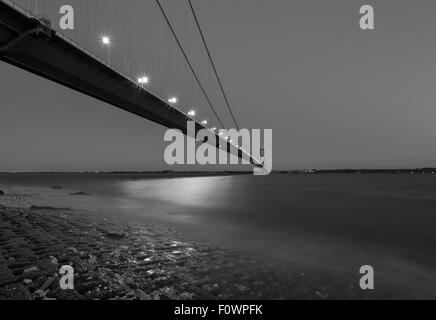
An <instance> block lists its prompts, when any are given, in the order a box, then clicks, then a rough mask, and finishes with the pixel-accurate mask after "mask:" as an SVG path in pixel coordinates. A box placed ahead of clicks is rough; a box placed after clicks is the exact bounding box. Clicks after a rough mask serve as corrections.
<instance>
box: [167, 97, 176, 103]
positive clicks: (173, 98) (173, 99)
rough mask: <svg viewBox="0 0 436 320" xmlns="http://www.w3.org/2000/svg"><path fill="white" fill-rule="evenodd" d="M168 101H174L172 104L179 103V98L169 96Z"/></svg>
mask: <svg viewBox="0 0 436 320" xmlns="http://www.w3.org/2000/svg"><path fill="white" fill-rule="evenodd" d="M168 102H169V103H172V104H175V103H177V98H176V97H172V98H169V99H168Z"/></svg>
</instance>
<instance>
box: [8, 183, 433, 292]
mask: <svg viewBox="0 0 436 320" xmlns="http://www.w3.org/2000/svg"><path fill="white" fill-rule="evenodd" d="M153 177H154V176H153V175H146V176H144V175H142V176H141V175H98V176H96V175H58V176H54V175H49V176H47V175H45V176H41V175H32V176H15V177H13V176H0V184H1V186H3V185H5V184H8V183H9V184H16V183H20V184H24V185H27V186H35V185H39V186H45V187H49V186H52V185H62V186H64V187H66V188H70V189H71V190H75V191H85V192H89V193H91V194H93V195H94V196H93V197H91V198H93V200H91V199H84V197H80V205H82V206H83V207H84V208H88V209H89V208H91V207H92V208H94V209H99V210H103V211H111V212H113V213H114V214H118V215H121V214H122V215H125V216H126V217H129V216H132V217H133V216H135V217H138V216H139V217H142V218H144V219H149V220H153V222H155V223H164V224H170V225H172V226H174V227H176V228H179V229H181V230H183V231H186V234H188V235H189V237H192V238H195V239H201V240H203V241H207V242H210V243H213V244H217V245H219V246H222V247H225V248H229V249H232V250H237V251H240V252H242V253H244V254H248V255H253V256H256V257H258V258H260V259H263V260H264V261H268V263H271V264H276V265H277V266H278V265H288V266H292V265H295V266H297V265H298V266H299V268H301V269H302V270H305V269H307V270H310V271H312V272H316V270H322V271H328V272H332V273H335V274H341V275H343V276H344V277H347V279H350V281H354V280H353V279H356V281H358V278H359V274H358V271H359V268H360V266H362V265H371V266H373V267H374V269H375V272H376V276H377V278H376V279H377V280H378V282H377V285H378V288H380V289H381V290H386V291H392V290H398V291H402V292H406V293H408V294H410V296H412V297H429V296H432V297H434V296H436V255H435V246H436V232H435V231H436V210H435V208H436V176H435V175H408V174H362V175H357V174H324V175H271V176H268V177H254V176H250V175H241V176H218V177H212V176H207V177H189V178H186V177H185V178H180V177H171V178H159V179H155V178H153ZM52 192H58V193H62V192H64V193H65V192H66V191H65V190H60V191H52ZM96 199H97V200H96ZM64 200H65V199H64ZM71 201H72V200H71ZM75 201H76V203H75V204H76V205H78V204H79V203H77V200H75ZM393 286H394V287H393Z"/></svg>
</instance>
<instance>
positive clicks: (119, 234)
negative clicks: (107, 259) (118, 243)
mask: <svg viewBox="0 0 436 320" xmlns="http://www.w3.org/2000/svg"><path fill="white" fill-rule="evenodd" d="M106 236H107V237H108V238H110V239H115V240H119V239H123V238H124V237H126V234H125V233H124V232H122V231H116V230H111V231H106Z"/></svg>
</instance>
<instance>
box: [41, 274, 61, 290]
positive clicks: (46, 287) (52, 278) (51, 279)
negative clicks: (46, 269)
mask: <svg viewBox="0 0 436 320" xmlns="http://www.w3.org/2000/svg"><path fill="white" fill-rule="evenodd" d="M57 278H58V275H57V274H56V275H54V276H53V277H51V278H50V279H47V281H46V282H44V284H43V285H42V286H41V288H39V290H41V291H45V290H47V289H48V288H50V287H51V285H52V284H53V283H54V282H55V281H56V279H57Z"/></svg>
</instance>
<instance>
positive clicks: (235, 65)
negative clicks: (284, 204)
mask: <svg viewBox="0 0 436 320" xmlns="http://www.w3.org/2000/svg"><path fill="white" fill-rule="evenodd" d="M34 1H35V0H33V1H32V0H31V1H28V0H24V1H21V3H23V4H25V5H27V6H28V5H29V3H33V4H34ZM162 2H163V4H164V6H165V8H166V9H167V10H168V14H169V15H170V17H171V18H172V20H173V21H174V24H175V25H176V28H177V30H178V31H179V32H180V35H181V38H182V39H183V41H184V44H185V45H186V47H187V51H188V52H189V55H190V57H192V60H193V61H194V65H195V67H196V69H198V70H200V71H199V73H200V75H201V78H202V80H204V81H205V83H206V85H207V87H208V92H210V93H211V96H212V97H213V98H214V101H215V102H216V104H217V106H218V110H219V112H220V114H221V115H222V117H223V120H224V122H225V123H226V124H227V125H228V126H229V127H230V126H231V121H230V117H229V115H228V111H227V110H226V107H225V105H224V103H223V101H222V99H221V98H220V97H219V92H218V90H217V87H216V83H214V81H213V80H210V77H209V73H210V67H208V66H207V62H206V61H207V60H206V56H205V53H204V51H202V47H201V42H200V38H199V35H198V33H197V31H196V30H195V28H194V25H193V24H192V23H193V22H192V16H191V15H190V14H189V11H188V5H187V1H185V0H162ZM60 3H62V4H65V3H64V2H62V1H57V0H46V1H43V0H39V4H38V5H39V10H43V9H44V10H45V13H46V14H48V15H49V16H50V17H56V10H57V9H58V8H59V4H60ZM69 3H70V4H73V5H74V6H75V9H76V15H77V18H76V19H77V21H76V22H77V23H76V24H77V25H76V28H77V29H78V30H77V31H75V32H71V34H70V35H71V36H72V37H73V38H74V37H76V38H77V39H78V40H80V41H81V43H84V44H85V45H87V47H92V46H95V48H91V49H93V50H97V51H98V50H100V51H98V52H99V53H100V55H101V56H102V57H105V52H104V51H103V52H102V48H98V45H94V43H97V42H98V41H97V40H98V37H99V35H100V34H102V32H104V33H105V32H108V33H110V34H111V35H113V37H114V42H115V46H114V48H111V50H112V52H111V60H112V61H113V63H114V64H117V65H118V66H119V67H126V60H125V58H124V57H126V56H127V57H128V59H129V61H130V60H131V61H132V62H130V63H129V68H130V70H132V69H135V72H137V74H139V73H141V72H142V70H144V72H146V73H147V74H150V75H151V78H152V80H153V82H152V89H153V90H155V91H156V92H159V93H160V94H161V95H162V96H165V95H169V94H176V95H179V97H180V103H181V105H183V103H185V104H196V105H197V106H198V110H199V113H200V114H201V115H202V116H205V117H207V118H208V119H213V118H212V116H211V113H210V111H208V110H207V107H206V106H205V105H204V106H201V104H202V102H201V97H200V95H199V94H198V92H197V93H196V92H195V91H196V89H195V87H194V86H192V87H189V86H188V85H186V83H185V82H184V81H183V80H184V79H188V81H187V83H189V81H190V79H189V75H186V71H184V70H185V69H184V68H186V67H185V66H184V64H183V63H181V62H180V61H181V60H180V58H179V57H178V56H177V54H178V53H177V50H176V49H175V47H171V45H168V44H167V42H168V43H169V42H170V41H172V39H171V37H170V36H169V34H167V32H168V30H167V29H165V25H164V24H162V21H161V20H162V17H161V16H160V14H159V13H158V11H157V10H156V5H155V3H154V0H148V1H142V2H140V0H139V1H138V0H126V1H116V0H106V1H104V0H103V1H101V0H100V1H95V0H94V1H89V2H88V3H87V2H85V1H83V0H74V1H73V0H72V1H69ZM104 3H106V5H105V4H104ZM193 4H194V5H195V7H196V9H197V13H198V15H199V19H200V22H201V24H202V27H203V29H204V32H205V34H206V36H207V41H208V44H209V46H210V48H211V51H212V53H213V55H214V58H215V62H216V65H217V68H218V71H219V73H220V75H221V78H222V80H223V83H224V86H225V88H226V91H227V93H228V96H229V98H230V101H231V104H232V106H233V109H234V112H235V114H236V116H237V118H238V121H239V123H240V126H241V127H244V128H266V129H273V161H274V163H273V165H274V168H275V169H296V168H344V167H347V168H362V167H366V168H379V167H384V168H385V167H386V168H391V167H421V166H436V147H435V137H436V125H435V124H434V123H435V121H436V105H435V102H436V90H435V87H436V19H434V13H435V12H436V2H435V1H430V0H428V1H427V0H419V1H399V0H374V1H370V2H367V1H363V0H361V1H357V0H341V1H340V0H330V1H325V0H292V1H290V0H269V1H265V0H237V1H235V0H193ZM364 4H371V5H373V6H374V8H375V23H376V29H375V30H374V31H362V30H360V28H359V26H358V22H359V18H360V15H359V8H360V6H361V5H364ZM76 6H77V7H76ZM86 10H88V13H86ZM102 11H103V13H102ZM141 12H143V13H144V14H141ZM52 21H56V20H54V19H53V18H52ZM88 21H92V22H88ZM153 28H154V29H153ZM150 30H153V32H151V31H150ZM127 39H128V40H127ZM136 39H140V40H138V41H137V40H136ZM153 39H154V40H153ZM150 43H153V45H151V44H150ZM173 46H174V44H173ZM150 52H152V54H150ZM140 65H141V66H140ZM126 68H127V67H126ZM141 68H142V69H141ZM136 70H138V71H136ZM139 70H141V71H139ZM174 70H176V71H174ZM135 72H133V71H132V74H134V75H135ZM186 77H188V78H186ZM191 82H192V81H191ZM0 84H1V85H0V150H1V156H0V171H64V170H65V171H68V170H160V169H174V170H185V169H189V168H187V167H168V166H167V165H165V163H164V160H163V153H164V149H165V147H166V145H167V144H166V143H165V142H164V141H163V136H164V132H165V130H166V129H165V128H163V127H160V126H158V125H156V124H154V123H152V122H150V121H148V120H145V119H142V118H139V117H136V116H134V115H131V114H129V113H126V112H125V111H122V110H118V109H117V108H115V107H112V106H109V105H107V104H105V103H102V102H100V101H97V100H94V99H92V98H89V97H87V96H84V95H82V94H79V93H76V92H74V91H72V90H70V89H66V88H63V87H61V86H59V85H57V84H54V83H51V82H49V81H47V80H44V79H41V78H38V77H36V76H34V75H31V74H29V73H26V72H24V71H21V70H19V69H16V68H15V67H12V66H9V65H7V64H5V63H3V62H0ZM197 91H198V89H197ZM182 92H183V93H182ZM212 121H213V120H212ZM194 169H199V168H198V167H195V168H194ZM200 169H206V168H200ZM226 169H229V168H226ZM247 169H249V168H247Z"/></svg>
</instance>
